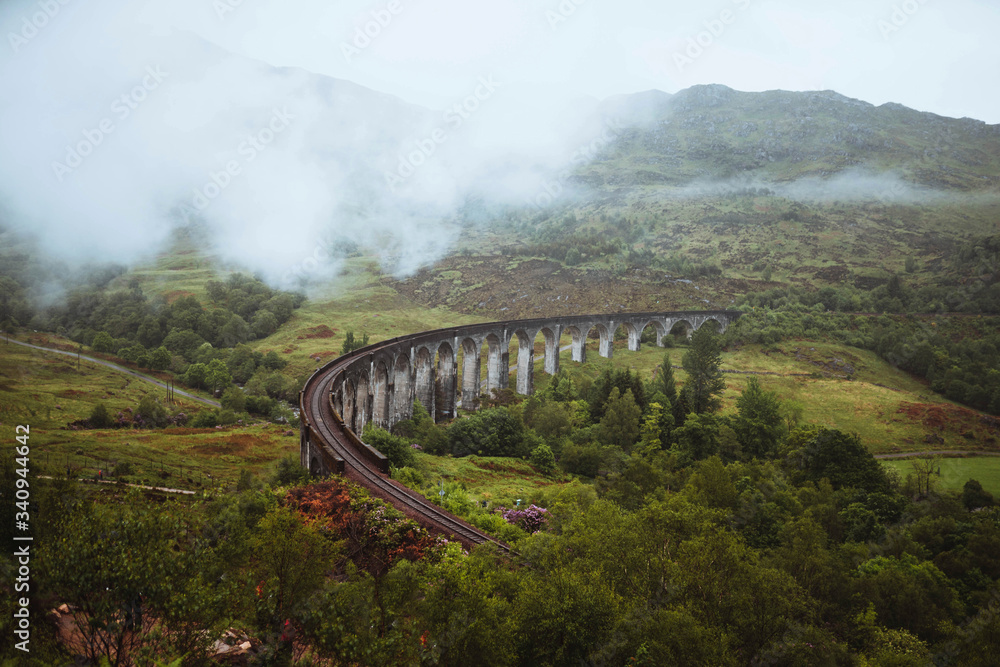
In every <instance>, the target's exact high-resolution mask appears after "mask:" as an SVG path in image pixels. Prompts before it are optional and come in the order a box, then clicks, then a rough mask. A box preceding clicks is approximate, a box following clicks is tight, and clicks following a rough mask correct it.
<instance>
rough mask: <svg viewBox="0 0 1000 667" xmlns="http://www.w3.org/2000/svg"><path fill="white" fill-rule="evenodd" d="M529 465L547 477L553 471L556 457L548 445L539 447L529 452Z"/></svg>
mask: <svg viewBox="0 0 1000 667" xmlns="http://www.w3.org/2000/svg"><path fill="white" fill-rule="evenodd" d="M531 465H533V466H535V467H536V468H538V469H539V470H541V471H542V472H543V473H545V474H546V475H548V474H550V473H551V472H552V471H553V470H555V467H556V457H555V456H554V455H553V454H552V450H551V449H549V446H548V445H539V446H537V447H535V449H534V450H532V452H531Z"/></svg>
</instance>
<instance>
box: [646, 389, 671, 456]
mask: <svg viewBox="0 0 1000 667" xmlns="http://www.w3.org/2000/svg"><path fill="white" fill-rule="evenodd" d="M659 395H660V394H656V396H659ZM654 398H655V396H654ZM673 428H674V416H673V414H671V413H670V411H669V409H664V407H663V406H662V405H661V404H660V403H659V402H657V401H655V400H654V401H653V402H652V403H650V404H649V414H648V415H647V416H646V420H645V421H644V422H643V423H642V428H641V429H640V433H639V438H640V440H641V441H642V450H643V452H644V453H648V454H651V453H653V452H656V451H659V450H660V449H663V448H664V447H665V446H666V445H667V444H668V443H669V442H670V438H671V431H672V430H673Z"/></svg>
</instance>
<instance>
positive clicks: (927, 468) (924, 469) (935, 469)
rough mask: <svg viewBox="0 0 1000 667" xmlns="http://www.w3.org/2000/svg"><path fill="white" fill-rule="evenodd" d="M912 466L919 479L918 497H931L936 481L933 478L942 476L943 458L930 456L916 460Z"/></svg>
mask: <svg viewBox="0 0 1000 667" xmlns="http://www.w3.org/2000/svg"><path fill="white" fill-rule="evenodd" d="M911 465H912V466H913V474H914V475H915V476H916V479H917V495H919V496H921V497H927V496H929V495H930V494H931V491H933V490H934V481H933V480H932V479H931V477H932V476H933V475H940V474H941V472H940V470H941V457H940V456H929V457H926V458H919V459H915V460H914V461H913V463H912V464H911Z"/></svg>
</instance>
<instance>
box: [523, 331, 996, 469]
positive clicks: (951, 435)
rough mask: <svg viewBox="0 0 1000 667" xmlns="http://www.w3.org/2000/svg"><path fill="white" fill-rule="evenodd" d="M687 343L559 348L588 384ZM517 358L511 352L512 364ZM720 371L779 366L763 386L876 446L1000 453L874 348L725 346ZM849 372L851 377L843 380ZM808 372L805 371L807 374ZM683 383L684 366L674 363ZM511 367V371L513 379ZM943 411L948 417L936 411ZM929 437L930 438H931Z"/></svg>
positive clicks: (538, 376) (673, 355) (973, 420)
mask: <svg viewBox="0 0 1000 667" xmlns="http://www.w3.org/2000/svg"><path fill="white" fill-rule="evenodd" d="M685 351H686V348H685V347H683V346H681V347H675V348H671V349H668V350H664V349H663V348H656V347H653V346H645V345H644V346H642V347H641V349H640V350H639V351H638V352H629V351H628V350H627V349H626V347H625V342H624V341H618V342H616V343H615V350H614V355H613V357H612V359H610V360H608V359H604V358H602V357H599V356H598V354H597V342H596V341H590V342H589V344H588V350H587V363H585V364H582V365H581V364H577V363H575V362H573V361H572V359H571V352H569V351H564V352H562V353H560V356H559V363H560V366H561V368H563V369H564V370H566V371H567V372H568V373H569V374H570V377H572V378H573V380H574V383H575V384H576V385H577V387H580V388H583V387H586V386H588V384H589V383H590V382H592V381H593V379H594V378H596V377H598V376H599V375H600V373H601V372H603V370H604V369H606V368H615V367H628V368H631V369H632V370H634V371H635V372H637V373H639V374H640V376H641V377H642V378H643V379H644V380H647V381H648V380H650V379H651V378H652V377H653V369H654V368H655V367H656V366H658V365H659V364H660V363H662V360H663V356H664V353H665V352H666V353H668V354H669V355H670V359H671V362H672V365H674V366H680V365H681V360H682V358H683V356H684V353H685ZM535 355H536V356H535V363H536V367H535V374H534V380H535V387H536V389H541V388H544V387H545V386H547V384H548V382H549V376H548V375H546V374H545V373H544V372H543V371H542V366H541V364H542V361H541V348H537V349H536V352H535ZM514 360H515V357H514V355H512V356H511V364H513V363H514ZM722 368H723V370H732V371H743V372H746V371H752V372H758V373H776V374H778V375H758V376H757V378H758V380H759V381H760V384H761V386H762V387H764V388H765V389H766V390H768V391H774V392H776V393H777V394H778V397H779V398H780V399H782V400H783V401H785V402H787V403H790V404H792V405H795V406H797V407H799V408H801V422H802V423H804V424H819V425H823V426H829V427H831V428H838V429H841V430H844V431H848V432H851V433H857V434H858V435H859V436H861V439H862V441H863V442H864V443H865V444H866V445H867V446H868V447H869V449H870V450H871V451H872V452H873V453H876V454H878V453H894V452H906V451H929V450H949V449H960V450H964V451H975V450H981V451H984V452H1000V446H998V444H997V440H996V439H997V434H996V433H995V432H991V431H990V430H989V429H988V428H987V427H986V426H985V425H983V424H981V423H980V419H979V413H977V412H975V411H973V410H969V409H968V408H964V407H962V406H959V405H957V404H955V403H952V402H950V401H948V400H947V399H945V398H944V397H942V396H940V395H938V394H934V393H933V392H932V391H931V390H930V389H929V388H928V387H927V386H925V385H924V384H922V383H921V382H919V381H917V380H916V379H914V378H913V377H912V376H910V375H908V374H906V373H904V372H902V371H900V370H899V369H897V368H894V367H892V366H891V365H889V364H888V363H886V362H884V361H882V360H881V359H879V358H878V357H877V356H876V355H875V354H873V353H870V352H866V351H863V350H858V349H856V348H850V347H847V346H843V345H836V344H832V343H819V342H810V341H795V342H786V343H779V344H778V345H769V346H766V347H762V346H759V345H747V346H744V347H742V348H740V349H738V350H733V351H729V352H723V354H722ZM848 371H851V378H852V379H850V380H848V379H846V376H847V374H848ZM803 374H805V375H803ZM674 376H675V378H676V379H677V382H678V384H679V385H680V384H683V382H684V381H685V379H686V373H685V372H684V371H683V370H675V371H674ZM748 377H749V375H746V374H737V373H731V374H730V373H727V374H726V391H725V393H724V395H723V409H722V412H723V414H731V413H733V412H735V408H736V399H737V398H738V397H739V394H740V392H741V391H742V389H743V387H744V386H746V381H747V378H748ZM513 382H514V374H513V373H512V374H511V386H513ZM937 413H943V414H944V415H945V417H946V418H945V419H943V420H934V419H931V418H930V417H931V416H934V415H936V414H937ZM928 439H930V440H932V441H933V442H927V440H928Z"/></svg>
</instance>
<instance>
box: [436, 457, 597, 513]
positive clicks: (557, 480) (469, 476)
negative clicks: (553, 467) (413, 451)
mask: <svg viewBox="0 0 1000 667" xmlns="http://www.w3.org/2000/svg"><path fill="white" fill-rule="evenodd" d="M417 469H418V470H420V471H421V473H422V475H423V477H424V482H425V483H424V486H423V487H422V488H421V489H420V490H421V491H422V492H423V493H425V495H427V496H429V497H433V496H435V495H436V494H437V489H439V488H440V484H441V482H444V483H445V485H447V484H449V483H454V484H457V485H458V486H459V487H460V488H462V489H463V490H465V491H466V492H468V494H469V497H470V498H471V499H472V500H473V501H474V502H477V503H482V502H487V503H489V505H490V506H491V507H497V506H500V505H503V506H505V507H513V506H514V505H515V504H516V502H517V500H518V499H520V500H521V504H522V505H526V504H527V503H528V502H530V501H531V499H533V498H535V497H537V496H538V493H539V491H542V490H547V489H550V488H552V487H554V486H563V485H568V484H581V483H586V482H581V480H580V479H578V478H577V477H576V476H574V475H567V474H564V473H560V472H556V473H555V474H554V475H551V476H548V475H543V474H541V473H540V472H538V471H537V470H535V469H534V468H533V467H532V466H531V465H530V464H529V463H527V462H526V461H521V460H519V459H510V458H502V457H489V456H466V457H464V458H453V457H451V456H433V455H431V454H424V453H418V454H417ZM446 492H447V491H446Z"/></svg>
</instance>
